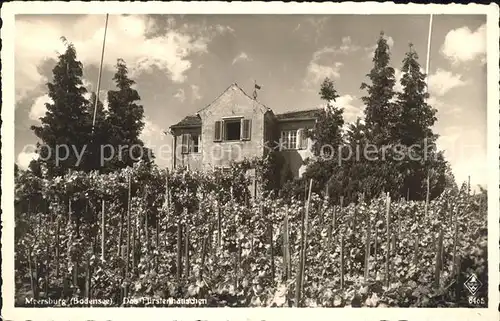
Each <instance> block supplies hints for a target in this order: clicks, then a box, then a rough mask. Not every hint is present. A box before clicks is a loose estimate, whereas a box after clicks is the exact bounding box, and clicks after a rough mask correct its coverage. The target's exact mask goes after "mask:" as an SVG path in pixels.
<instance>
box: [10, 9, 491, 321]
mask: <svg viewBox="0 0 500 321" xmlns="http://www.w3.org/2000/svg"><path fill="white" fill-rule="evenodd" d="M2 7H3V8H2V11H1V17H2V19H3V26H2V30H1V36H2V45H3V48H2V49H3V50H2V68H3V72H2V84H3V87H2V93H3V104H2V106H3V108H2V123H3V126H2V129H1V133H2V203H1V204H2V212H3V215H2V226H3V230H2V232H3V233H2V242H1V244H2V247H3V248H2V259H3V260H2V262H3V263H2V279H3V285H2V293H3V296H2V297H3V310H2V316H3V318H4V319H5V320H15V321H20V320H49V319H50V320H63V319H64V320H68V319H69V320H111V319H117V320H127V319H129V320H141V319H147V320H154V319H176V320H192V319H203V320H205V319H210V320H213V319H214V320H216V319H223V320H268V319H277V320H288V319H291V318H298V319H309V320H329V321H330V320H332V319H339V318H341V319H342V320H445V319H451V320H498V319H499V313H498V310H497V309H498V303H499V302H500V300H499V291H498V284H500V282H499V273H497V271H498V268H499V259H498V258H499V251H498V244H499V191H498V185H499V178H500V171H499V132H498V129H499V105H498V103H499V92H498V88H499V87H498V81H499V74H498V63H499V52H498V40H499V29H498V21H499V8H498V6H497V5H495V4H490V5H472V4H469V5H455V4H454V5H436V4H427V5H419V4H407V5H396V4H394V3H390V2H385V3H376V2H365V3H352V2H351V3H340V4H333V3H282V2H268V3H265V2H251V3H248V2H232V3H228V2H190V3H187V2H171V3H160V2H150V3H147V2H143V3H138V2H133V3H131V2H89V3H84V2H69V3H68V2H56V1H53V2H9V3H5V4H4V5H3V6H2ZM21 13H22V14H43V13H46V14H57V13H59V14H69V13H73V14H75V13H78V14H105V13H109V14H119V13H129V14H146V13H169V14H180V13H184V14H186V13H191V14H216V13H217V14H249V13H251V14H269V13H275V14H328V13H331V14H412V15H416V14H430V13H434V14H467V15H472V14H485V15H487V67H488V75H487V84H488V91H487V96H488V99H487V102H488V114H487V115H488V161H489V163H488V165H489V170H490V171H491V175H490V176H489V178H490V180H489V182H488V193H489V202H488V208H489V216H488V230H489V232H488V233H489V234H488V252H489V260H488V262H489V265H488V269H489V271H490V272H489V308H488V309H465V308H455V309H452V308H446V309H425V308H411V309H408V308H377V309H372V310H369V311H368V310H367V309H366V308H365V309H347V308H344V309H322V308H317V309H304V308H301V309H293V308H292V309H286V308H284V309H270V308H238V309H227V308H226V309H221V308H201V309H200V308H175V309H154V308H153V309H149V308H125V309H124V308H56V309H51V308H14V295H13V293H14V274H13V273H12V272H13V271H14V261H13V257H12V255H11V253H13V246H14V244H13V243H14V238H13V229H14V218H13V215H12V214H11V213H13V212H14V211H13V203H14V202H13V199H14V188H13V181H14V174H13V164H14V162H15V157H14V153H13V151H14V126H12V125H10V124H13V123H14V111H15V109H14V105H15V95H14V92H15V90H14V36H15V28H14V15H15V14H21ZM4 253H8V254H7V255H5V254H4ZM5 271H8V272H7V273H6V272H5Z"/></svg>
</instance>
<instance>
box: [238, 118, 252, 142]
mask: <svg viewBox="0 0 500 321" xmlns="http://www.w3.org/2000/svg"><path fill="white" fill-rule="evenodd" d="M251 129H252V120H251V119H242V120H241V139H242V140H250V135H251Z"/></svg>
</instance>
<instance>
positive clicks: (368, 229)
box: [364, 215, 371, 282]
mask: <svg viewBox="0 0 500 321" xmlns="http://www.w3.org/2000/svg"><path fill="white" fill-rule="evenodd" d="M370 234H371V224H370V215H367V220H366V243H365V275H364V277H365V282H366V281H367V280H368V277H369V274H370Z"/></svg>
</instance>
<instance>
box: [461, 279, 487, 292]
mask: <svg viewBox="0 0 500 321" xmlns="http://www.w3.org/2000/svg"><path fill="white" fill-rule="evenodd" d="M464 285H465V287H466V288H467V290H469V292H470V294H472V295H476V293H477V291H479V289H480V288H481V287H482V286H483V283H481V281H479V279H478V277H477V276H476V275H475V274H471V275H470V276H469V278H468V279H467V281H465V284H464Z"/></svg>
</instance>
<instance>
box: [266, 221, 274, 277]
mask: <svg viewBox="0 0 500 321" xmlns="http://www.w3.org/2000/svg"><path fill="white" fill-rule="evenodd" d="M268 228H269V250H270V251H271V280H272V281H271V282H272V284H273V286H274V280H275V267H274V248H273V238H274V235H273V222H272V220H269V227H268Z"/></svg>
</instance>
